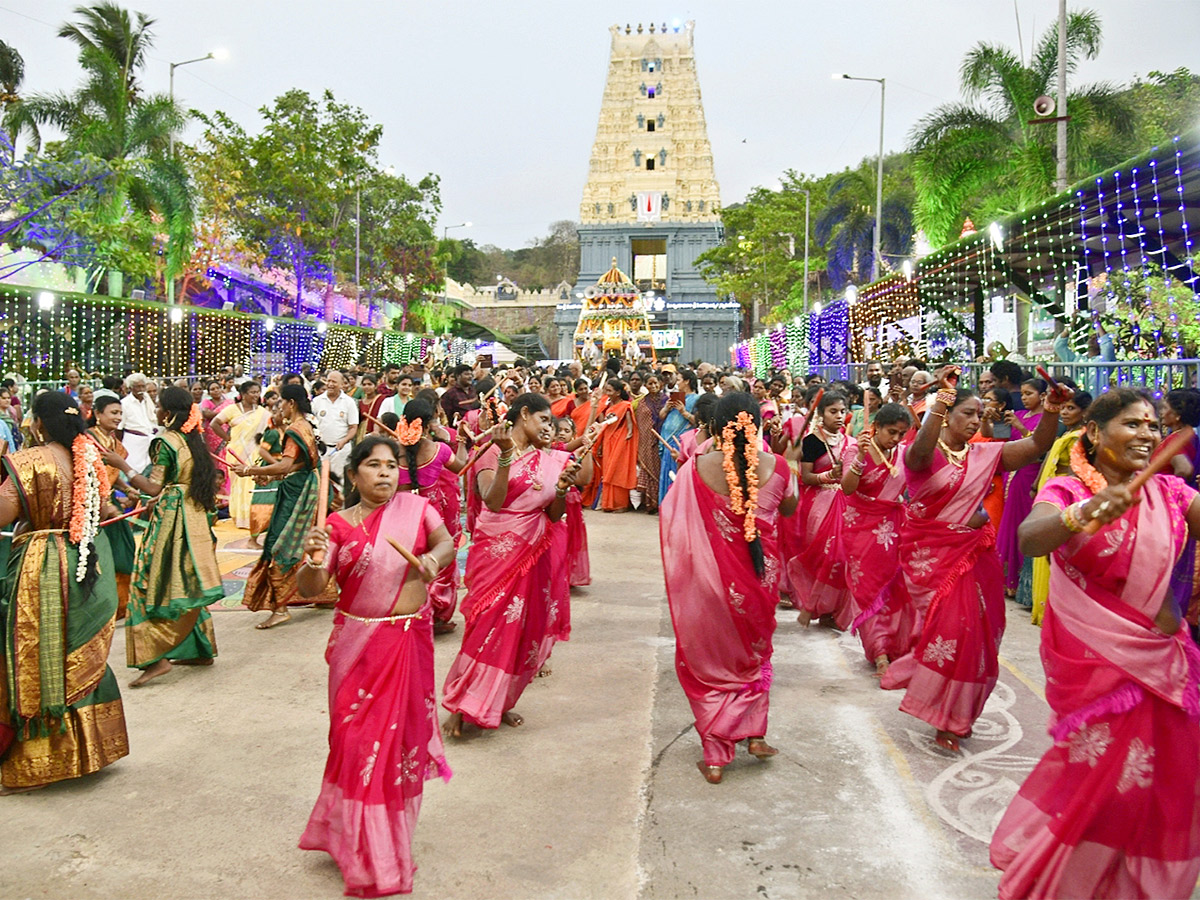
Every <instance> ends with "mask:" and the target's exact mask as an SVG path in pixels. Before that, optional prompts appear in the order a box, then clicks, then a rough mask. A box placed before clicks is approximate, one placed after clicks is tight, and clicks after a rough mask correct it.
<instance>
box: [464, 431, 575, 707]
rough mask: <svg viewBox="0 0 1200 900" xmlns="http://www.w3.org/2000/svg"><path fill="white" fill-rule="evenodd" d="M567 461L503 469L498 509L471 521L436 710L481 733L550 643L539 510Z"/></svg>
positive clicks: (491, 463) (521, 462)
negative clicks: (462, 620)
mask: <svg viewBox="0 0 1200 900" xmlns="http://www.w3.org/2000/svg"><path fill="white" fill-rule="evenodd" d="M497 456H498V451H497V450H496V448H495V447H493V448H491V449H490V450H488V451H487V453H486V454H485V455H484V457H483V459H481V460H480V462H479V466H480V468H481V469H482V470H488V469H492V470H494V469H495V466H496V457H497ZM569 459H570V454H568V453H564V452H563V451H561V450H549V451H546V450H537V451H534V452H533V453H527V454H526V455H524V456H522V457H521V458H520V459H518V460H516V461H515V462H514V463H513V465H512V468H511V469H510V471H509V476H508V495H507V496H506V497H505V500H504V507H503V509H501V510H499V511H498V512H493V511H492V510H490V509H488V508H487V507H484V508H483V509H482V510H481V511H480V513H479V519H478V520H477V521H476V529H475V534H474V535H473V537H474V543H473V544H472V545H471V551H470V553H469V554H468V556H467V571H466V576H465V578H464V580H465V581H466V585H467V593H466V596H465V597H464V598H463V602H462V611H463V615H464V616H465V617H466V620H467V626H466V628H465V629H464V631H463V642H462V647H461V649H460V650H459V651H458V656H457V657H455V660H454V663H453V664H452V665H451V666H450V671H449V673H447V675H446V683H445V686H444V688H443V697H442V706H444V707H445V708H446V709H448V710H449V711H450V712H452V713H462V715H463V717H464V718H465V719H467V720H469V721H471V722H474V723H475V724H477V725H479V726H480V727H481V728H498V727H499V726H500V719H501V716H503V714H504V713H505V712H507V711H508V710H510V709H512V708H513V707H514V706H516V705H517V700H518V699H520V697H521V693H522V692H523V691H524V690H525V688H526V687H527V686H528V685H529V682H530V681H532V680H533V677H534V676H535V675H536V674H537V671H538V669H540V668H541V666H542V663H544V662H545V661H546V657H547V656H548V655H549V652H550V649H551V648H552V647H553V644H554V640H555V637H554V634H553V633H552V631H551V627H550V625H549V616H550V608H551V603H552V601H553V599H554V589H555V585H554V577H555V560H554V554H553V552H552V550H553V545H554V541H555V531H554V529H552V528H551V524H552V523H551V522H550V519H549V517H548V516H547V515H546V507H548V506H549V505H550V504H551V503H552V502H553V501H554V489H555V483H556V482H557V481H558V477H559V475H560V474H561V473H562V471H563V469H564V468H566V466H567V462H568V461H569ZM561 564H562V563H560V565H561Z"/></svg>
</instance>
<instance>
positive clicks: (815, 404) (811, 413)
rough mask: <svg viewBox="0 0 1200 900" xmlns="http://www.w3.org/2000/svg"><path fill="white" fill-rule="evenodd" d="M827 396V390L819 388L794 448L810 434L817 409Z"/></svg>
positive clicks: (793, 443) (805, 416) (794, 442)
mask: <svg viewBox="0 0 1200 900" xmlns="http://www.w3.org/2000/svg"><path fill="white" fill-rule="evenodd" d="M824 396H825V388H818V389H817V394H816V396H815V397H813V401H812V406H810V407H809V408H808V412H807V413H805V414H804V425H803V426H801V428H800V433H799V434H798V435H796V439H795V440H794V441H792V446H793V447H795V446H796V445H797V444H799V443H800V442H801V441H802V440H804V436H805V435H806V434H808V429H809V426H810V425H812V420H813V416H815V415H816V414H817V407H818V406H820V405H821V398H822V397H824Z"/></svg>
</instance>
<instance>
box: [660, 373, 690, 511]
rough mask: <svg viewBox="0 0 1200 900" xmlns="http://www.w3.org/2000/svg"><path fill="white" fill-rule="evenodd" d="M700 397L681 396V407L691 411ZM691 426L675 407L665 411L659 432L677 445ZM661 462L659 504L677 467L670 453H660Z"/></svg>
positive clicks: (672, 443) (674, 445) (666, 439)
mask: <svg viewBox="0 0 1200 900" xmlns="http://www.w3.org/2000/svg"><path fill="white" fill-rule="evenodd" d="M699 399H700V395H699V394H688V395H687V396H685V397H684V398H683V408H684V409H686V410H687V411H688V412H691V411H692V410H694V409H695V408H696V401H697V400H699ZM691 427H692V426H691V425H689V424H688V420H687V419H685V418H684V417H683V415H682V414H681V413H680V412H679V410H677V409H673V410H671V411H670V412H669V413H667V417H666V418H665V419H663V423H662V428H661V429H660V431H659V433H660V434H662V438H663V440H664V441H666V442H667V443H668V444H670V445H671V446H673V447H678V446H679V438H680V436H681V435H682V434H683V433H684V432H685V431H687V430H688V429H689V428H691ZM660 456H661V458H662V464H661V465H660V466H659V470H658V503H659V505H660V506H661V505H662V502H663V500H665V499H666V496H667V491H669V490H671V484H672V482H673V479H672V478H671V476H672V475H675V473H676V472H677V471H678V469H679V464H678V463H676V462H675V460H674V458H673V457H672V456H671V454H670V453H663V454H660Z"/></svg>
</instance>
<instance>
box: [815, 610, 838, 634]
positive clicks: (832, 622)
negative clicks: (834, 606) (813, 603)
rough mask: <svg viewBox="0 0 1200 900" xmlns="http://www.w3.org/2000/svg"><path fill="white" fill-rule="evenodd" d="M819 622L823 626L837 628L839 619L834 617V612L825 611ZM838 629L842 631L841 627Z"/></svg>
mask: <svg viewBox="0 0 1200 900" xmlns="http://www.w3.org/2000/svg"><path fill="white" fill-rule="evenodd" d="M817 624H818V625H820V626H821V627H822V628H837V619H836V618H834V615H833V613H825V615H823V616H821V618H820V619H818V620H817ZM838 630H839V631H840V630H841V629H838Z"/></svg>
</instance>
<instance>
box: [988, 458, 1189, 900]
mask: <svg viewBox="0 0 1200 900" xmlns="http://www.w3.org/2000/svg"><path fill="white" fill-rule="evenodd" d="M1090 494H1091V492H1090V491H1089V490H1088V489H1087V488H1086V487H1084V486H1083V485H1082V484H1081V483H1080V482H1078V481H1077V480H1075V479H1074V478H1055V479H1053V480H1051V481H1050V482H1049V483H1048V484H1047V486H1046V487H1045V488H1044V489H1043V491H1042V492H1041V493H1040V494H1039V495H1038V498H1037V499H1038V502H1046V503H1050V504H1052V505H1054V506H1055V507H1058V508H1060V509H1061V508H1063V507H1065V506H1067V505H1069V504H1070V503H1073V502H1076V501H1078V500H1084V499H1087V498H1088V497H1089V496H1090ZM1140 496H1141V502H1140V503H1139V504H1138V505H1137V506H1134V507H1133V508H1132V510H1130V511H1129V512H1127V513H1126V514H1125V515H1124V516H1122V517H1121V518H1120V519H1118V520H1116V521H1115V522H1112V523H1110V524H1109V525H1107V526H1104V527H1103V528H1101V529H1100V530H1099V531H1097V532H1096V533H1095V534H1093V535H1087V534H1080V535H1077V536H1075V537H1073V538H1071V539H1070V540H1069V541H1068V542H1067V543H1066V544H1064V545H1063V546H1062V547H1060V548H1059V549H1058V550H1056V551H1055V552H1054V554H1053V555H1052V561H1051V574H1050V597H1051V602H1050V604H1049V605H1048V607H1047V609H1046V615H1045V619H1044V620H1043V623H1042V644H1041V653H1042V663H1043V665H1044V666H1045V669H1046V700H1047V702H1048V703H1049V704H1050V707H1051V710H1052V718H1051V727H1050V734H1051V736H1052V737H1053V738H1054V745H1053V746H1052V747H1051V748H1050V750H1049V751H1047V753H1046V755H1045V756H1043V757H1042V759H1041V761H1040V762H1039V763H1038V765H1037V766H1036V767H1035V768H1034V770H1033V772H1032V773H1030V775H1029V777H1028V778H1026V780H1025V783H1024V784H1023V785H1022V786H1021V789H1020V792H1019V793H1018V794H1017V796H1016V797H1015V798H1014V799H1013V801H1012V803H1011V804H1010V805H1009V808H1008V811H1007V812H1006V813H1005V814H1004V817H1003V818H1002V819H1001V821H1000V824H999V826H998V827H997V829H996V832H995V834H994V836H993V838H992V843H991V859H992V864H993V865H995V866H996V867H998V868H1000V869H1003V870H1004V875H1003V876H1002V878H1001V879H1000V896H1001V897H1002V898H1015V897H1114V898H1127V897H1143V898H1160V897H1162V898H1184V897H1190V896H1191V895H1192V890H1193V888H1194V887H1195V884H1196V878H1197V876H1198V875H1200V721H1198V720H1200V694H1198V691H1197V682H1198V681H1200V651H1197V649H1196V647H1195V645H1194V644H1193V643H1192V642H1191V640H1190V638H1189V637H1188V636H1187V632H1186V629H1180V631H1179V632H1178V633H1176V634H1174V635H1167V634H1165V633H1164V632H1162V631H1160V630H1159V629H1158V628H1157V627H1155V624H1154V616H1155V615H1156V614H1157V612H1158V609H1159V607H1160V606H1162V605H1163V603H1164V601H1166V602H1170V593H1169V586H1168V585H1169V580H1170V573H1171V567H1172V565H1173V563H1174V561H1175V559H1176V557H1177V556H1178V554H1179V552H1180V549H1181V548H1182V545H1183V543H1184V540H1185V539H1186V536H1187V530H1186V529H1187V525H1186V520H1185V515H1186V511H1187V508H1188V506H1189V505H1190V504H1191V503H1192V501H1193V499H1194V498H1195V496H1196V493H1195V491H1193V490H1192V489H1191V488H1188V487H1186V486H1185V485H1184V484H1183V483H1182V481H1180V479H1178V478H1176V477H1174V476H1164V475H1159V476H1156V477H1155V478H1153V479H1151V481H1150V483H1149V484H1147V485H1146V487H1145V488H1144V489H1143V491H1142V493H1141V495H1140Z"/></svg>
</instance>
